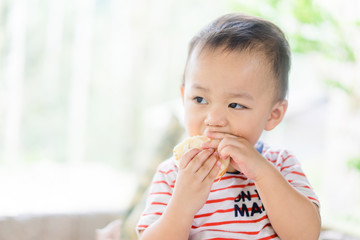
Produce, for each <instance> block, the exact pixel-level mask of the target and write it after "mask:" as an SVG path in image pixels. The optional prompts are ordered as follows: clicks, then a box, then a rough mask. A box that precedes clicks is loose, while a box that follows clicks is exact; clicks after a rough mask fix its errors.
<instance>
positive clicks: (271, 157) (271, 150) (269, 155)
mask: <svg viewBox="0 0 360 240" xmlns="http://www.w3.org/2000/svg"><path fill="white" fill-rule="evenodd" d="M262 155H263V157H265V158H266V159H267V160H268V161H270V162H271V163H273V164H274V165H277V166H278V165H283V164H284V163H285V162H287V163H290V162H292V163H293V164H294V163H295V162H296V163H297V162H298V160H297V158H296V157H295V155H294V154H293V153H292V152H291V151H289V150H288V149H286V148H282V147H278V146H270V145H269V144H267V143H263V149H262Z"/></svg>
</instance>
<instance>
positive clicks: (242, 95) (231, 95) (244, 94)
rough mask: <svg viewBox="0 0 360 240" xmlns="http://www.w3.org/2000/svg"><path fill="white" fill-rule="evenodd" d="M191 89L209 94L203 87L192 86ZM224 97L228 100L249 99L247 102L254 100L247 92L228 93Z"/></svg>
mask: <svg viewBox="0 0 360 240" xmlns="http://www.w3.org/2000/svg"><path fill="white" fill-rule="evenodd" d="M192 88H195V89H198V90H201V91H204V92H209V89H207V88H205V87H202V86H200V85H198V84H196V83H195V84H193V85H192ZM226 95H227V96H228V97H229V98H246V99H249V100H252V101H253V100H254V98H253V97H252V96H251V95H250V94H249V93H247V92H243V91H240V92H229V93H226Z"/></svg>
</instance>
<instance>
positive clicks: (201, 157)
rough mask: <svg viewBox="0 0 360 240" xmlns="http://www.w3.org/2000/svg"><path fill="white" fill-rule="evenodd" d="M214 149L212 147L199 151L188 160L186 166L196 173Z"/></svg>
mask: <svg viewBox="0 0 360 240" xmlns="http://www.w3.org/2000/svg"><path fill="white" fill-rule="evenodd" d="M214 151H215V150H214V149H212V148H209V149H206V150H203V151H201V152H200V153H199V154H197V155H196V156H195V157H194V158H193V159H192V161H190V163H189V164H188V167H189V168H191V169H192V172H193V173H196V172H197V171H198V170H199V168H200V167H201V166H202V165H203V163H204V162H205V161H206V160H207V159H208V158H209V157H210V155H211V154H213V153H214Z"/></svg>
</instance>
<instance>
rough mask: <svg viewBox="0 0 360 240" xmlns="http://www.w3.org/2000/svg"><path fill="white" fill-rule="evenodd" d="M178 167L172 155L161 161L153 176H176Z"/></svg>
mask: <svg viewBox="0 0 360 240" xmlns="http://www.w3.org/2000/svg"><path fill="white" fill-rule="evenodd" d="M178 171H179V170H178V167H177V166H176V164H175V160H174V158H173V157H171V158H169V159H167V160H165V161H163V162H162V163H160V164H159V166H158V167H157V169H156V173H155V178H157V177H160V178H176V175H177V173H178Z"/></svg>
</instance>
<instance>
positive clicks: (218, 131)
mask: <svg viewBox="0 0 360 240" xmlns="http://www.w3.org/2000/svg"><path fill="white" fill-rule="evenodd" d="M219 134H220V135H233V134H232V133H230V132H228V131H223V130H221V129H214V128H206V129H205V131H204V132H203V135H204V136H207V137H208V138H214V137H213V136H218V135H219Z"/></svg>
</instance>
